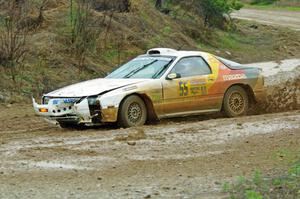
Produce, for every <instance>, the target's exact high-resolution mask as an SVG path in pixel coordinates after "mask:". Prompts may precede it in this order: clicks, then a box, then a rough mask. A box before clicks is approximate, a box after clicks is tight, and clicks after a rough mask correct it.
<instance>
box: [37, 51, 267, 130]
mask: <svg viewBox="0 0 300 199" xmlns="http://www.w3.org/2000/svg"><path fill="white" fill-rule="evenodd" d="M263 86H264V79H263V76H262V75H261V70H260V69H258V68H254V67H251V68H250V67H244V66H242V65H240V64H238V63H235V62H232V61H229V60H226V59H223V58H220V57H217V56H214V55H212V54H209V53H205V52H197V51H177V50H173V49H167V48H156V49H151V50H149V51H148V52H147V53H146V54H144V55H140V56H138V57H136V58H135V59H133V60H131V61H129V62H128V63H126V64H124V65H123V66H121V67H120V68H118V69H116V70H115V71H113V72H112V73H111V74H109V75H108V76H107V77H105V78H99V79H94V80H89V81H85V82H82V83H77V84H74V85H71V86H67V87H65V88H61V89H58V90H56V91H53V92H50V93H48V94H45V95H44V96H43V97H42V102H41V104H37V103H36V101H35V100H34V99H33V107H34V110H35V112H36V113H37V114H38V115H40V116H42V117H45V118H47V119H48V120H54V121H57V122H58V123H59V124H60V125H61V126H62V127H65V128H68V127H77V126H80V125H99V124H103V123H115V122H118V123H119V124H120V125H121V126H123V127H131V126H138V125H143V124H144V123H145V122H146V121H147V120H155V119H160V118H165V117H174V116H183V115H191V114H199V113H207V112H219V111H223V112H224V113H225V114H226V115H227V116H229V117H236V116H241V115H244V114H246V113H247V109H248V107H249V105H250V104H251V103H253V102H255V101H256V100H257V99H259V98H261V97H262V96H263V95H264V92H263V91H264V88H263Z"/></svg>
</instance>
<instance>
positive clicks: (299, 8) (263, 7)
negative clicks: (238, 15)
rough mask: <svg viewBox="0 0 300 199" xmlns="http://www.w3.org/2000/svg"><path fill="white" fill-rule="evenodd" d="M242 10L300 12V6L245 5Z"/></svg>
mask: <svg viewBox="0 0 300 199" xmlns="http://www.w3.org/2000/svg"><path fill="white" fill-rule="evenodd" d="M244 8H250V9H259V10H282V11H298V12H300V6H279V5H274V4H268V5H264V4H261V5H259V4H257V5H251V4H245V5H244Z"/></svg>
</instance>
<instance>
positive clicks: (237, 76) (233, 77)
mask: <svg viewBox="0 0 300 199" xmlns="http://www.w3.org/2000/svg"><path fill="white" fill-rule="evenodd" d="M246 78H247V76H246V75H245V74H232V75H223V80H225V81H229V80H237V79H246Z"/></svg>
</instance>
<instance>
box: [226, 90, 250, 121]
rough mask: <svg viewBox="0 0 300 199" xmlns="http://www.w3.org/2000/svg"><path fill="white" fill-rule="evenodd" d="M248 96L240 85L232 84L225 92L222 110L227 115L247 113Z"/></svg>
mask: <svg viewBox="0 0 300 199" xmlns="http://www.w3.org/2000/svg"><path fill="white" fill-rule="evenodd" d="M248 108H249V97H248V95H247V93H246V91H245V90H244V89H243V88H242V87H240V86H232V87H230V88H229V89H228V90H227V92H226V93H225V96H224V100H223V111H224V112H225V115H226V116H227V117H238V116H242V115H246V114H247V110H248Z"/></svg>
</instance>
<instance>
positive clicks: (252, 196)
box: [246, 190, 263, 199]
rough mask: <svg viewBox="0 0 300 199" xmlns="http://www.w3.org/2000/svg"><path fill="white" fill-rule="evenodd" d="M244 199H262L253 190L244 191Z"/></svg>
mask: <svg viewBox="0 0 300 199" xmlns="http://www.w3.org/2000/svg"><path fill="white" fill-rule="evenodd" d="M246 198H247V199H263V197H262V196H261V195H260V194H259V193H257V192H256V191H253V190H247V191H246Z"/></svg>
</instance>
